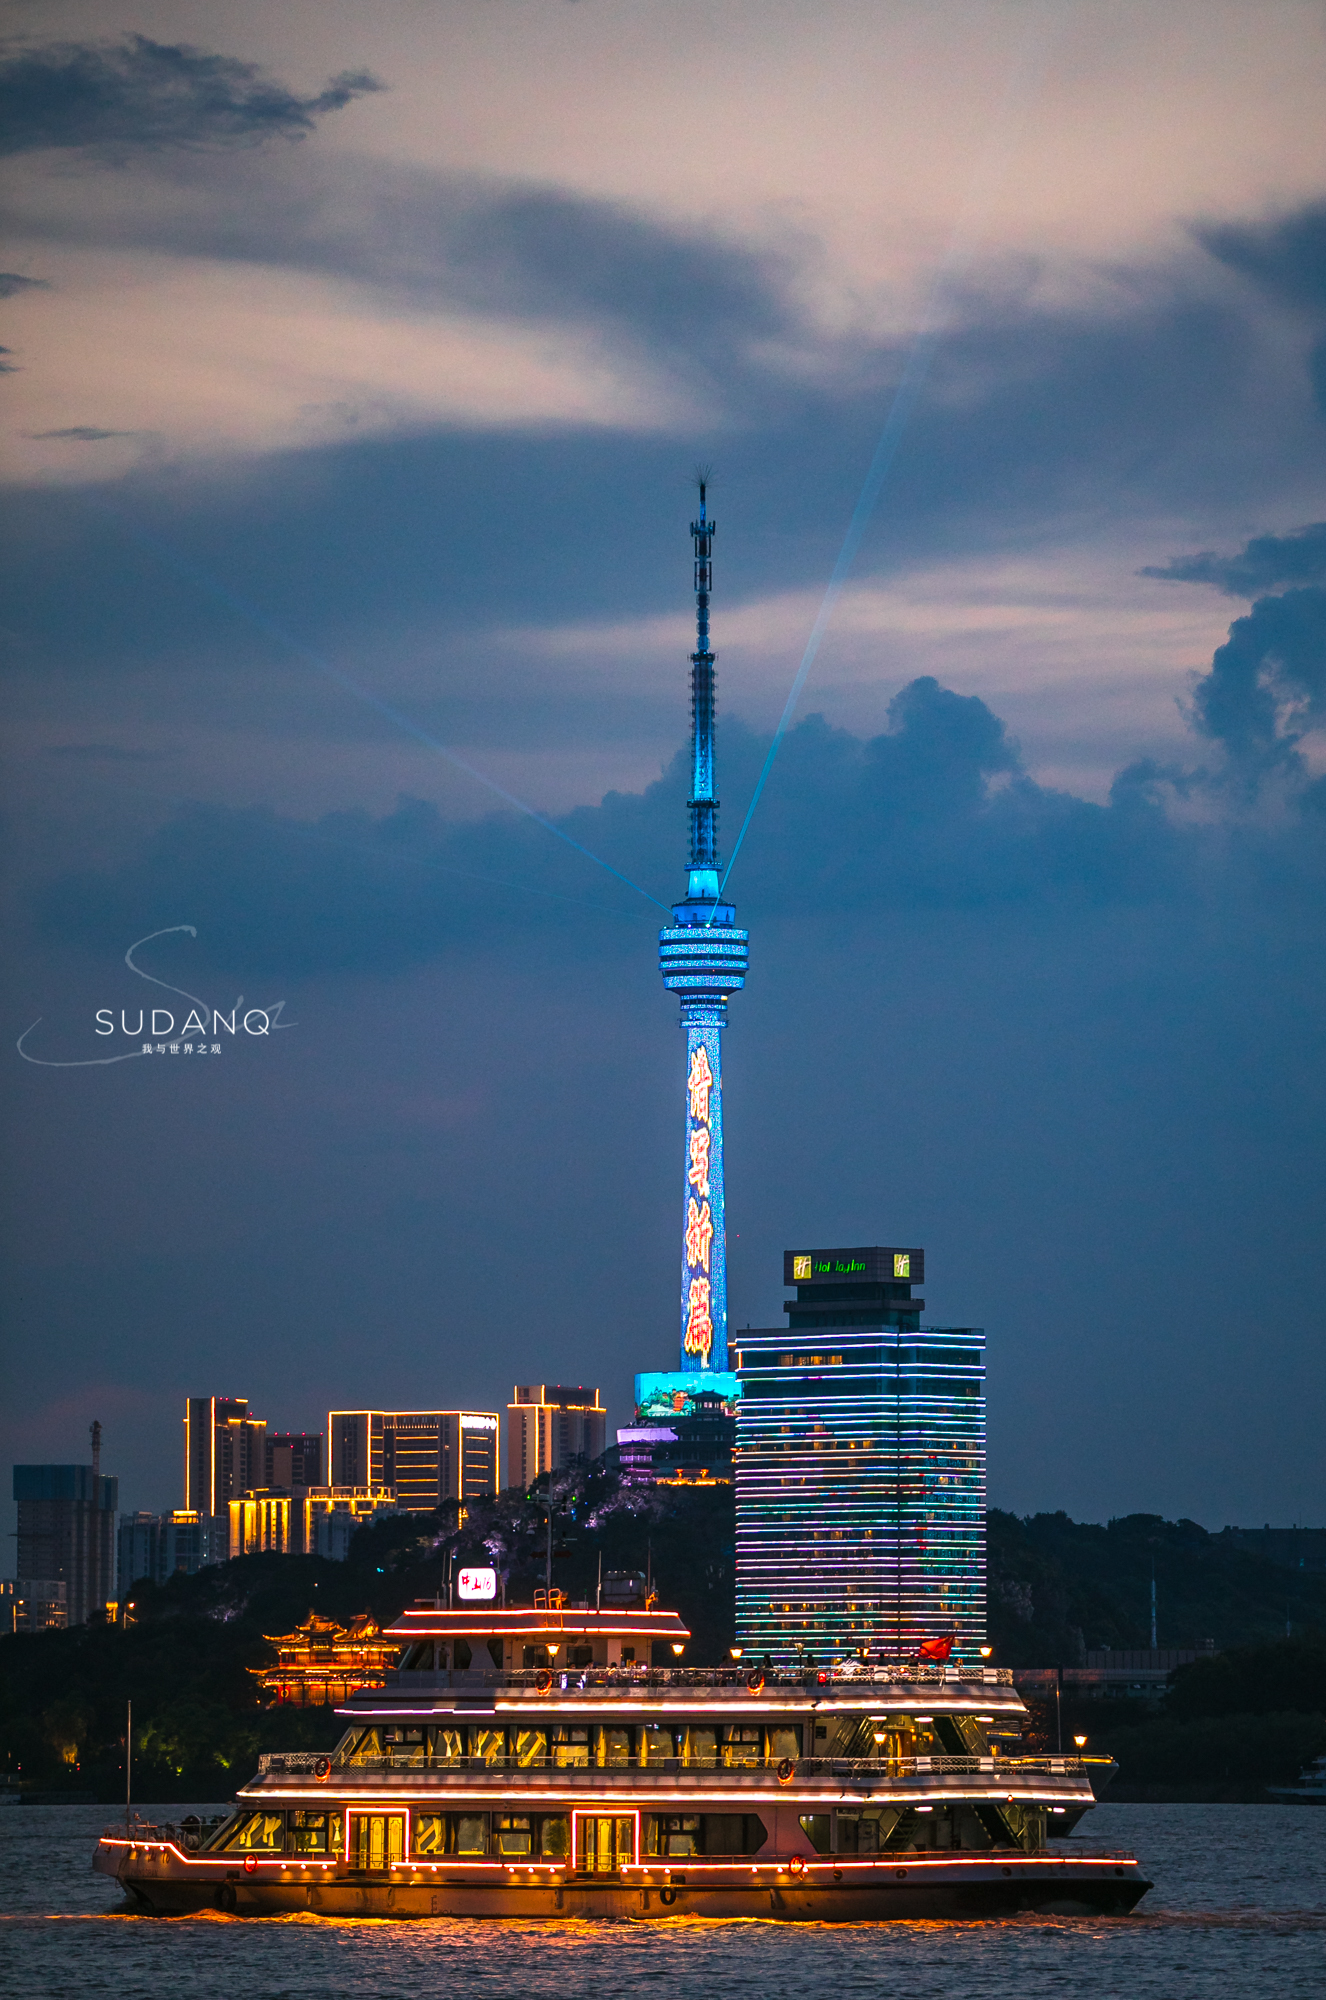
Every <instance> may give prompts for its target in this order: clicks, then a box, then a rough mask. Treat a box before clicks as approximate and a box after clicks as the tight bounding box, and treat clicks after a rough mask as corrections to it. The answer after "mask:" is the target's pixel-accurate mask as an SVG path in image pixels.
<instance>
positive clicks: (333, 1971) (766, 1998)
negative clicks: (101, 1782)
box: [0, 1805, 1326, 2000]
mask: <svg viewBox="0 0 1326 2000" xmlns="http://www.w3.org/2000/svg"><path fill="white" fill-rule="evenodd" d="M169 1810H170V1813H171V1817H172V1818H178V1817H179V1816H180V1815H181V1814H182V1813H183V1812H185V1811H187V1810H188V1808H187V1807H182V1806H176V1807H172V1808H170V1809H169ZM194 1810H197V1811H208V1810H214V1808H208V1807H196V1808H194ZM109 1817H110V1814H109V1813H108V1811H107V1809H106V1808H105V1807H104V1806H18V1805H4V1806H2V1807H0V1994H5V1995H9V1994H15V1995H18V1994H22V1995H24V1996H32V2000H36V1996H41V2000H45V1996H47V1995H50V1996H52V2000H54V1996H57V1995H58V1996H60V2000H65V1996H68V1995H77V1996H78V2000H88V1996H91V1995H97V1994H112V1995H114V1996H116V2000H179V1996H182V1995H197V1996H199V2000H211V1996H212V1995H225V1996H227V2000H230V1996H234V2000H433V1996H435V1995H436V1996H439V2000H440V1996H443V1995H445V1996H447V2000H544V1996H547V2000H554V1996H555V2000H582V1996H584V2000H589V1996H594V2000H598V1996H602V2000H618V1996H620V1995H623V1994H632V1995H634V1994H637V1993H638V1994H644V1995H648V1996H649V2000H849V1997H850V1996H855V1995H861V1996H863V2000H864V1996H866V1995H869V1996H871V2000H878V1996H879V1995H880V1993H881V1991H884V1992H885V1993H887V1994H892V1995H896V1996H898V2000H985V1996H987V1995H995V1994H998V1995H1010V1996H1011V1995H1015V1996H1016V2000H1063V1996H1065V1995H1069V1994H1081V1995H1082V1996H1083V2000H1208V1996H1209V2000H1244V1996H1248V1995H1257V1996H1260V1995H1262V1994H1267V1995H1274V2000H1296V1996H1298V1995H1300V1994H1301V1995H1312V1996H1313V2000H1321V1996H1322V1994H1323V1992H1326V1808H1322V1807H1312V1806H1125V1805H1117V1806H1111V1805H1104V1806H1101V1807H1099V1808H1098V1809H1097V1810H1096V1811H1095V1812H1094V1813H1092V1814H1091V1815H1090V1816H1089V1818H1088V1819H1087V1820H1086V1821H1085V1822H1084V1829H1083V1830H1084V1835H1085V1830H1086V1829H1087V1828H1089V1829H1090V1836H1091V1838H1090V1842H1089V1843H1087V1842H1086V1841H1085V1838H1084V1839H1083V1844H1084V1845H1086V1844H1090V1845H1091V1846H1108V1847H1127V1848H1131V1849H1133V1850H1134V1851H1135V1852H1136V1853H1137V1855H1138V1857H1139V1859H1140V1860H1141V1862H1142V1864H1143V1871H1144V1873H1145V1874H1147V1875H1148V1876H1149V1877H1150V1878H1151V1880H1152V1881H1153V1882H1154V1883H1155V1887H1154V1888H1153V1889H1152V1891H1151V1893H1150V1895H1148V1896H1147V1897H1146V1898H1145V1899H1144V1901H1143V1902H1142V1904H1141V1906H1140V1908H1139V1910H1138V1912H1137V1913H1136V1914H1135V1915H1134V1916H1132V1917H1120V1918H1112V1919H1108V1920H1104V1921H1102V1920H1099V1919H1089V1918H1064V1917H1054V1918H1046V1917H1019V1918H1015V1919H1013V1920H1012V1921H1009V1922H1003V1923H974V1924H938V1923H926V1924H850V1925H830V1924H825V1925H818V1924H814V1925H812V1924H805V1925H801V1924H774V1923H754V1922H748V1923H717V1922H703V1921H696V1920H693V1919H689V1920H688V1919H682V1920H677V1921H673V1922H669V1923H659V1924H627V1923H580V1922H571V1923H555V1924H554V1923H527V1922H525V1923H522V1922H513V1923H491V1922H488V1923H480V1922H476V1921H468V1922H457V1921H455V1920H452V1919H435V1920H433V1921H431V1922H416V1923H383V1922H366V1921H363V1920H357V1919H339V1918H325V1917H314V1916H300V1917H268V1918H262V1919H254V1918H243V1917H226V1916H220V1915H207V1916H199V1917H176V1918H171V1919H167V1920H163V1919H160V1918H152V1917H137V1916H132V1915H130V1914H128V1913H127V1912H126V1911H125V1910H124V1908H123V1906H122V1904H121V1902H120V1898H119V1894H118V1892H117V1890H116V1888H115V1886H114V1884H113V1883H111V1882H108V1881H107V1880H106V1879H105V1878H104V1877H103V1876H99V1875H93V1874H92V1873H91V1872H90V1862H91V1858H92V1851H93V1848H94V1846H95V1844H96V1837H97V1833H98V1832H99V1830H100V1828H101V1827H102V1825H103V1824H104V1823H105V1822H106V1821H107V1819H108V1818H109ZM1064 1845H1065V1846H1067V1847H1068V1848H1070V1849H1071V1848H1072V1847H1073V1845H1075V1843H1074V1842H1071V1841H1070V1842H1066V1843H1064Z"/></svg>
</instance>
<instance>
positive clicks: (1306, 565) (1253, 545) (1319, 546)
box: [1141, 521, 1326, 597]
mask: <svg viewBox="0 0 1326 2000" xmlns="http://www.w3.org/2000/svg"><path fill="white" fill-rule="evenodd" d="M1141 574H1142V575H1143V576H1158V577H1163V578H1165V579H1167V580H1169V581H1173V582H1176V583H1211V584H1214V585H1215V586H1216V588H1217V589H1218V590H1223V591H1226V592H1227V593H1228V594H1229V595H1230V596H1231V597H1257V596H1259V595H1260V594H1261V593H1262V592H1263V591H1269V590H1276V589H1283V588H1284V587H1285V586H1286V585H1291V584H1303V583H1311V584H1316V583H1321V584H1326V521H1313V522H1310V523H1309V525H1308V526H1307V527H1305V528H1296V529H1295V530H1294V531H1293V533H1292V534H1288V535H1257V536H1254V538H1253V540H1252V541H1250V542H1248V543H1247V545H1246V546H1245V547H1244V548H1243V549H1242V550H1241V551H1240V552H1239V554H1238V555H1235V556H1221V555H1217V554H1215V552H1214V551H1213V550H1210V549H1206V550H1203V551H1202V553H1201V554H1199V555H1193V556H1176V557H1175V558H1174V560H1173V561H1172V562H1168V563H1166V564H1165V565H1164V566H1163V567H1162V568H1148V569H1144V570H1142V571H1141Z"/></svg>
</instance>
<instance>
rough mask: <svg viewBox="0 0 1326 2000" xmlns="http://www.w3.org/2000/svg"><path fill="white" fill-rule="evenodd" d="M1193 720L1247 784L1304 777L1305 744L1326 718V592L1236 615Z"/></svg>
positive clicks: (1265, 602) (1308, 591)
mask: <svg viewBox="0 0 1326 2000" xmlns="http://www.w3.org/2000/svg"><path fill="white" fill-rule="evenodd" d="M1193 717H1194V720H1195V722H1196V724H1197V727H1198V728H1199V729H1200V730H1202V731H1203V732H1204V734H1206V735H1207V736H1210V737H1213V738H1214V739H1215V740H1216V741H1217V742H1219V743H1220V744H1222V745H1223V746H1224V748H1225V750H1226V751H1227V752H1228V754H1229V757H1230V759H1231V761H1232V763H1233V765H1234V767H1235V769H1236V771H1237V772H1238V773H1239V774H1240V776H1241V777H1242V778H1244V779H1245V780H1253V781H1255V780H1256V779H1257V778H1258V777H1259V776H1261V775H1265V774H1268V773H1271V772H1286V771H1288V772H1295V773H1297V772H1301V770H1302V759H1301V755H1300V750H1299V746H1300V744H1301V743H1302V741H1303V738H1304V736H1305V735H1306V734H1307V733H1308V732H1309V731H1310V730H1312V729H1313V728H1316V727H1320V726H1321V724H1322V722H1323V721H1326V589H1321V588H1304V589H1300V590H1287V591H1285V592H1284V593H1283V594H1282V595H1281V596H1279V597H1262V598H1259V599H1258V600H1257V602H1256V603H1255V604H1254V605H1253V607H1252V610H1251V611H1250V612H1249V613H1248V615H1247V617H1246V618H1236V619H1235V620H1234V623H1233V624H1232V625H1231V626H1230V628H1229V638H1228V640H1227V641H1226V643H1225V644H1224V645H1223V646H1221V647H1219V648H1218V649H1217V651H1216V654H1215V657H1214V659H1213V661H1212V663H1211V671H1210V673H1209V674H1207V675H1206V676H1205V677H1204V678H1203V679H1202V680H1201V681H1200V682H1199V683H1198V685H1197V688H1196V691H1195V693H1194V695H1193Z"/></svg>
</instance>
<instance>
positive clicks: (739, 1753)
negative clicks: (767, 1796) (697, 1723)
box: [723, 1727, 764, 1853]
mask: <svg viewBox="0 0 1326 2000" xmlns="http://www.w3.org/2000/svg"><path fill="white" fill-rule="evenodd" d="M763 1755H764V1732H763V1730H761V1729H758V1728H750V1727H747V1728H744V1729H725V1730H724V1731H723V1762H724V1764H725V1765H726V1766H727V1768H728V1769H729V1770H730V1771H745V1770H751V1769H753V1768H754V1766H755V1765H756V1764H759V1763H761V1762H762V1761H763ZM732 1851H733V1853H737V1852H739V1851H740V1850H739V1849H736V1848H734V1849H733V1850H732Z"/></svg>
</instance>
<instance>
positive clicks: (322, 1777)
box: [313, 1757, 331, 1785]
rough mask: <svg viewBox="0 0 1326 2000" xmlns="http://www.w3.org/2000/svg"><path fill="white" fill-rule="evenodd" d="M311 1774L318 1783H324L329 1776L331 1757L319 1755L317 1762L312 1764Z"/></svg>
mask: <svg viewBox="0 0 1326 2000" xmlns="http://www.w3.org/2000/svg"><path fill="white" fill-rule="evenodd" d="M313 1775H314V1777H315V1778H316V1779H317V1781H318V1783H319V1784H320V1785H325V1784H326V1782H327V1780H328V1778H330V1776H331V1758H330V1757H319V1759H318V1761H317V1763H316V1764H315V1765H314V1766H313Z"/></svg>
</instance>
